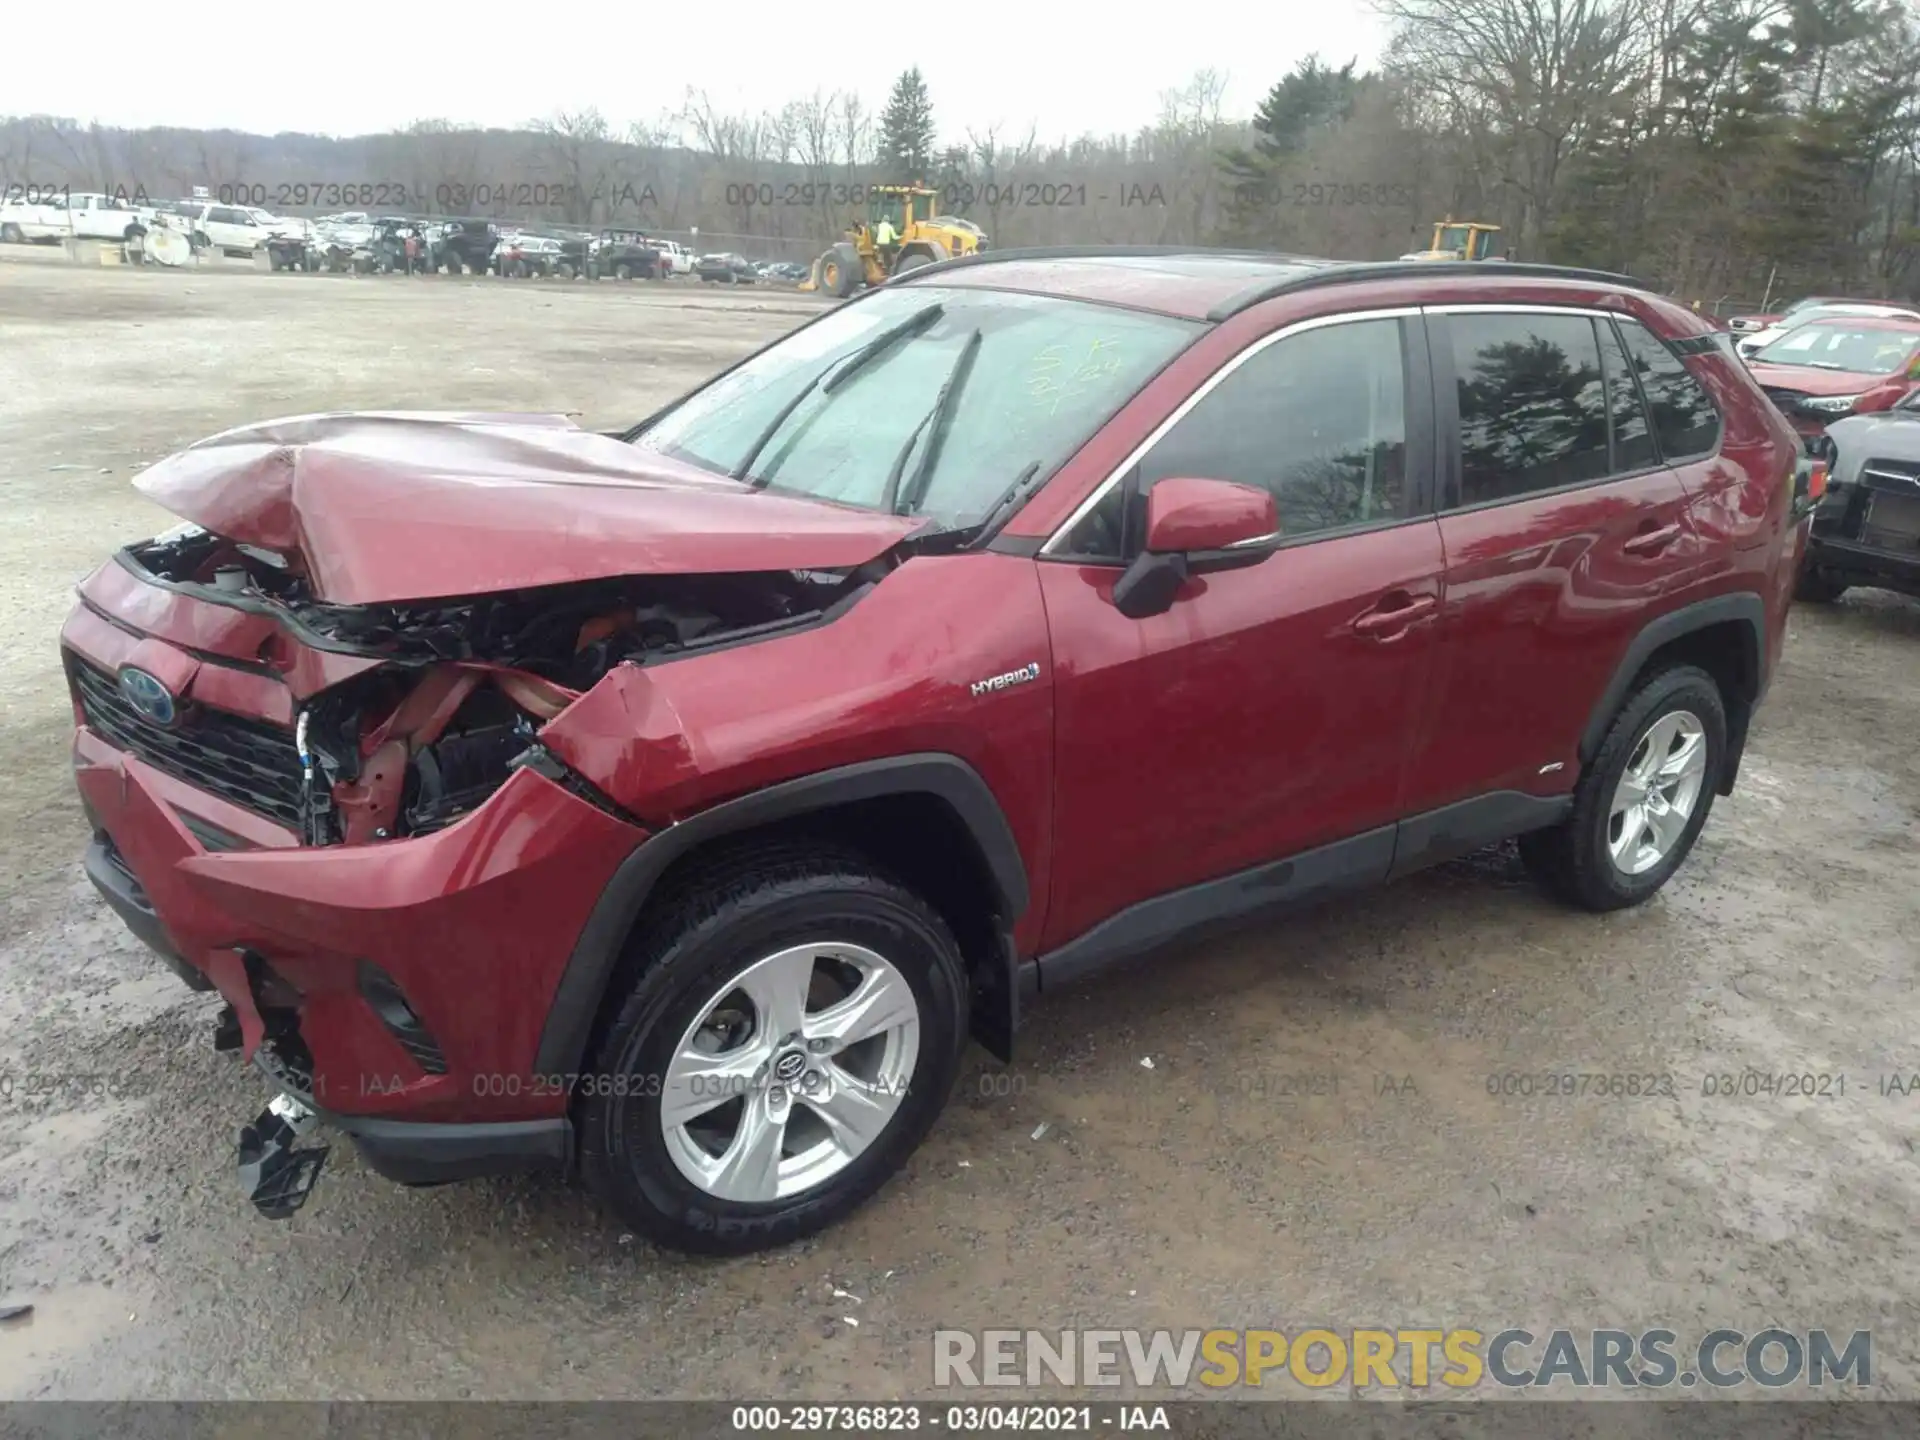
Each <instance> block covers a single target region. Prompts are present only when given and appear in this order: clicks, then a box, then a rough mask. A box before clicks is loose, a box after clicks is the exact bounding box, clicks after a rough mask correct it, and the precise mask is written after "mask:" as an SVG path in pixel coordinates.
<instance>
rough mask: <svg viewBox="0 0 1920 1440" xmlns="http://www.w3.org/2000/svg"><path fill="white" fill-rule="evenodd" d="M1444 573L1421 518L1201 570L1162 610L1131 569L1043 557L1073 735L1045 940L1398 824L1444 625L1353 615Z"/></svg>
mask: <svg viewBox="0 0 1920 1440" xmlns="http://www.w3.org/2000/svg"><path fill="white" fill-rule="evenodd" d="M1441 564H1442V555H1441V549H1440V535H1439V527H1438V526H1437V525H1436V524H1435V523H1434V522H1433V521H1432V520H1431V519H1427V520H1417V521H1413V522H1411V523H1409V524H1406V525H1402V526H1398V527H1395V528H1392V529H1389V530H1384V531H1376V532H1372V533H1369V534H1365V535H1355V536H1351V537H1348V538H1346V539H1329V540H1322V541H1320V542H1318V543H1316V544H1311V545H1301V546H1298V547H1294V548H1289V549H1283V550H1281V551H1280V552H1279V553H1278V554H1276V555H1274V556H1273V557H1272V558H1271V559H1269V560H1268V561H1266V562H1265V563H1264V564H1262V565H1259V566H1255V567H1253V568H1251V569H1245V570H1230V571H1226V572H1223V573H1220V574H1214V575H1207V576H1202V577H1196V578H1193V579H1190V580H1188V581H1187V582H1186V585H1185V587H1184V589H1183V591H1182V593H1181V594H1180V595H1179V597H1178V598H1177V599H1176V600H1175V602H1174V605H1173V608H1172V609H1171V610H1169V611H1168V612H1167V613H1166V614H1164V615H1155V616H1150V617H1148V618H1147V619H1145V620H1129V619H1127V618H1126V617H1125V616H1123V615H1122V614H1120V612H1119V611H1118V610H1116V609H1115V608H1114V606H1113V602H1112V594H1113V586H1114V581H1115V580H1116V579H1117V578H1118V575H1119V572H1118V571H1116V570H1115V569H1113V568H1112V567H1110V566H1098V565H1087V566H1080V565H1065V564H1051V565H1043V566H1041V567H1040V582H1041V587H1042V590H1043V592H1044V593H1045V595H1046V600H1047V622H1048V625H1049V627H1050V629H1051V630H1052V633H1053V652H1054V664H1055V668H1056V678H1055V682H1054V688H1055V692H1056V695H1057V699H1056V702H1055V703H1056V705H1057V706H1058V711H1059V714H1058V719H1057V721H1056V728H1057V730H1058V733H1059V734H1060V735H1061V736H1062V737H1063V738H1062V741H1061V743H1060V744H1059V745H1058V747H1057V752H1056V759H1055V776H1054V791H1055V795H1056V797H1057V798H1056V801H1055V805H1056V809H1057V812H1058V820H1057V829H1056V834H1055V837H1054V852H1055V861H1054V866H1055V877H1054V886H1053V894H1054V900H1053V904H1052V906H1051V910H1050V913H1049V916H1048V922H1047V929H1046V938H1045V940H1044V942H1043V946H1044V948H1046V949H1054V948H1057V947H1058V946H1060V945H1062V944H1064V943H1065V942H1066V941H1067V940H1069V939H1071V938H1073V937H1074V936H1075V935H1078V934H1079V933H1081V932H1082V931H1084V930H1086V929H1088V928H1089V927H1091V926H1092V925H1094V924H1097V923H1098V922H1099V921H1101V920H1104V919H1106V918H1107V917H1109V916H1111V915H1113V914H1115V913H1116V912H1118V911H1119V910H1121V909H1123V908H1125V907H1126V906H1127V905H1130V904H1133V903H1134V902H1136V901H1139V900H1142V899H1145V898H1147V897H1149V896H1152V895H1155V894H1159V893H1161V892H1163V891H1167V890H1174V889H1178V888H1180V887H1182V886H1185V885H1190V884H1194V883H1196V882H1198V881H1202V880H1207V879H1211V878H1213V877H1215V876H1219V875H1224V874H1228V873H1230V872H1233V871H1236V870H1241V869H1245V868H1247V867H1248V866H1251V865H1254V864H1257V863H1259V862H1260V861H1261V860H1263V859H1271V858H1272V857H1274V856H1277V855H1288V854H1294V853H1297V852H1299V851H1301V850H1305V849H1308V848H1311V847H1313V846H1315V845H1319V844H1322V843H1325V842H1327V841H1330V840H1337V839H1341V838H1344V837H1345V836H1347V835H1350V834H1356V833H1359V832H1361V831H1364V830H1369V829H1372V828H1374V827H1376V826H1379V825H1384V824H1387V823H1390V822H1391V821H1392V820H1394V819H1395V818H1396V817H1397V815H1398V813H1399V811H1398V808H1397V807H1398V805H1399V802H1400V794H1401V790H1402V771H1403V767H1404V765H1405V761H1406V752H1407V746H1408V742H1409V739H1410V737H1411V735H1412V734H1413V731H1414V728H1415V724H1416V715H1415V709H1416V706H1417V705H1418V703H1419V701H1420V698H1421V696H1422V693H1423V688H1424V683H1425V678H1426V670H1427V665H1428V663H1429V659H1430V656H1431V653H1432V648H1433V637H1434V625H1433V622H1432V619H1431V618H1430V617H1416V618H1414V619H1412V620H1411V621H1410V622H1409V624H1408V625H1407V627H1406V628H1405V629H1403V630H1401V631H1399V632H1397V633H1390V634H1387V635H1384V636H1381V637H1378V638H1375V637H1369V636H1366V635H1362V634H1359V633H1356V631H1355V630H1354V628H1353V625H1354V622H1355V621H1356V620H1358V619H1359V618H1360V617H1361V616H1362V615H1364V614H1366V613H1367V612H1369V611H1370V610H1371V609H1372V608H1373V607H1374V605H1375V603H1376V600H1377V598H1378V597H1379V595H1380V594H1381V593H1382V592H1393V591H1400V592H1403V593H1404V594H1405V596H1407V597H1408V598H1409V599H1411V598H1416V597H1424V598H1426V599H1427V600H1429V601H1437V599H1438V597H1439V594H1440V571H1441ZM1306 677H1311V681H1310V682H1309V681H1308V680H1307V678H1306ZM1383 874H1384V867H1383Z"/></svg>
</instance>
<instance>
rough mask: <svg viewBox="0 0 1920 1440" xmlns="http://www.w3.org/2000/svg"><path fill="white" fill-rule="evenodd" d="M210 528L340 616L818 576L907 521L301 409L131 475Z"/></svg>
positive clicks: (712, 479) (435, 427)
mask: <svg viewBox="0 0 1920 1440" xmlns="http://www.w3.org/2000/svg"><path fill="white" fill-rule="evenodd" d="M135 484H136V486H137V487H138V488H139V489H140V491H141V492H142V493H143V494H145V495H146V496H147V498H149V499H150V500H153V501H154V502H155V503H157V504H160V505H164V506H165V507H166V508H167V509H169V510H171V511H172V512H173V513H174V514H176V515H179V516H182V517H183V518H185V519H187V520H191V521H192V522H194V523H195V524H197V525H200V526H202V527H204V528H206V529H208V530H212V531H214V532H216V533H217V534H221V535H225V536H227V537H228V538H229V539H232V540H238V541H241V542H243V543H246V544H251V545H257V546H260V547H262V548H264V549H267V550H272V551H276V552H279V553H281V554H285V555H289V556H292V555H298V556H300V557H302V559H304V561H305V564H306V568H307V573H308V575H309V577H310V578H311V580H312V582H313V586H314V591H315V593H316V594H317V595H318V596H320V597H321V598H322V599H325V600H329V601H332V602H333V603H335V604H343V605H364V604H371V603H374V602H378V601H394V600H421V599H428V598H432V597H439V596H453V595H476V594H486V593H490V592H493V591H497V590H511V589H523V588H528V587H532V586H540V585H557V584H563V583H567V582H571V581H577V580H592V579H598V578H602V577H606V576H615V575H632V574H656V575H672V574H699V573H710V572H714V571H727V570H733V571H753V570H784V569H794V568H797V567H800V566H807V567H812V568H817V569H835V568H840V567H844V566H852V565H859V564H862V563H864V562H865V561H868V560H871V559H872V558H873V557H874V556H876V555H879V554H881V553H883V552H884V551H886V550H887V549H889V548H890V547H891V546H893V545H894V544H895V543H897V542H898V541H899V540H900V539H901V538H902V537H903V536H905V535H907V534H908V533H910V532H911V531H912V530H914V529H915V528H916V527H917V525H918V523H919V522H918V521H916V520H914V519H912V518H910V517H906V516H893V515H880V514H876V513H875V512H873V511H871V510H859V509H854V508H853V507H851V506H840V505H829V504H825V503H823V502H820V501H816V500H796V499H793V498H790V497H786V496H781V495H776V494H773V493H771V492H767V491H756V490H753V489H751V488H749V487H748V486H747V485H745V484H742V483H741V482H739V481H734V480H728V479H726V478H725V477H722V476H716V475H713V474H710V473H708V472H706V471H703V470H700V469H697V468H695V467H693V466H691V465H679V464H675V463H674V462H672V461H670V460H665V459H663V458H661V457H657V456H649V455H643V453H642V452H640V451H639V450H636V449H635V448H634V447H633V446H631V445H626V444H622V443H621V442H620V441H618V440H615V439H612V438H610V437H608V436H605V435H597V434H594V433H592V432H591V431H586V430H580V429H577V428H575V427H574V425H573V424H572V422H570V421H567V420H565V419H564V417H560V416H551V417H546V418H544V419H539V420H535V421H533V422H532V423H529V422H528V420H527V418H526V417H522V416H473V415H453V416H446V415H426V414H386V415H315V416H303V417H299V418H296V419H292V420H276V421H272V422H270V423H268V424H264V425H255V426H249V427H246V428H244V429H239V430H229V431H227V432H226V433H225V434H222V435H216V436H214V437H213V438H212V439H210V440H203V441H201V442H200V443H199V444H198V445H194V446H191V447H189V448H188V449H185V450H182V451H180V452H179V453H178V454H176V455H172V456H169V457H168V458H167V459H165V460H162V461H160V462H159V463H157V464H155V465H153V466H151V467H149V468H148V469H146V470H144V471H142V472H141V474H140V477H139V479H138V480H136V481H135Z"/></svg>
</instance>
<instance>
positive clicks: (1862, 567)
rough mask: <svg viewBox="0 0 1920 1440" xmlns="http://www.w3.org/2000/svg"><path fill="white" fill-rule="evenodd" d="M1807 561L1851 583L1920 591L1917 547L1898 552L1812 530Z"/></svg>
mask: <svg viewBox="0 0 1920 1440" xmlns="http://www.w3.org/2000/svg"><path fill="white" fill-rule="evenodd" d="M1807 564H1808V565H1810V566H1812V567H1813V568H1814V569H1815V570H1818V571H1819V572H1820V573H1821V574H1822V575H1828V576H1832V577H1833V578H1835V579H1838V580H1844V581H1847V582H1848V583H1850V584H1854V585H1878V586H1881V587H1882V588H1884V589H1888V590H1900V591H1903V592H1905V593H1906V594H1909V595H1920V551H1916V552H1913V553H1910V554H1904V555H1903V554H1901V553H1899V552H1898V551H1893V550H1882V549H1879V548H1878V547H1876V546H1872V545H1862V544H1861V543H1860V542H1859V541H1858V540H1845V539H1842V538H1840V537H1839V536H1835V535H1821V534H1817V533H1816V534H1815V535H1814V536H1813V537H1812V539H1810V540H1809V541H1808V542H1807Z"/></svg>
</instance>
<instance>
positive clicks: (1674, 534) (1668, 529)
mask: <svg viewBox="0 0 1920 1440" xmlns="http://www.w3.org/2000/svg"><path fill="white" fill-rule="evenodd" d="M1679 538H1680V527H1679V526H1678V525H1661V526H1658V527H1656V528H1655V529H1652V530H1642V531H1641V532H1640V533H1639V534H1638V535H1632V536H1629V537H1628V538H1627V539H1626V540H1624V541H1622V542H1621V545H1620V548H1621V549H1622V550H1624V551H1626V552H1627V554H1629V555H1658V554H1659V553H1660V552H1661V551H1662V550H1664V549H1666V548H1667V546H1669V545H1671V544H1672V543H1673V542H1674V541H1676V540H1678V539H1679Z"/></svg>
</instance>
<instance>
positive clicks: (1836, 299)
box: [1727, 295, 1883, 335]
mask: <svg viewBox="0 0 1920 1440" xmlns="http://www.w3.org/2000/svg"><path fill="white" fill-rule="evenodd" d="M1850 303H1851V304H1860V305H1877V304H1881V303H1883V302H1881V301H1877V300H1858V301H1850V300H1849V298H1848V297H1847V296H1845V295H1808V296H1805V297H1804V298H1802V299H1799V300H1796V301H1794V302H1793V303H1792V304H1791V305H1788V306H1786V307H1785V308H1784V309H1781V310H1778V311H1775V312H1772V313H1768V314H1760V315H1735V316H1733V317H1732V318H1731V319H1729V320H1728V321H1727V329H1729V330H1731V331H1733V332H1734V333H1735V334H1738V335H1751V334H1754V333H1756V332H1757V331H1761V330H1765V329H1766V328H1767V327H1768V326H1770V325H1778V324H1779V323H1780V322H1781V321H1782V320H1785V319H1786V318H1787V317H1789V316H1791V315H1797V314H1799V313H1800V312H1801V311H1803V310H1809V309H1812V308H1813V307H1814V306H1816V305H1845V304H1850Z"/></svg>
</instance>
